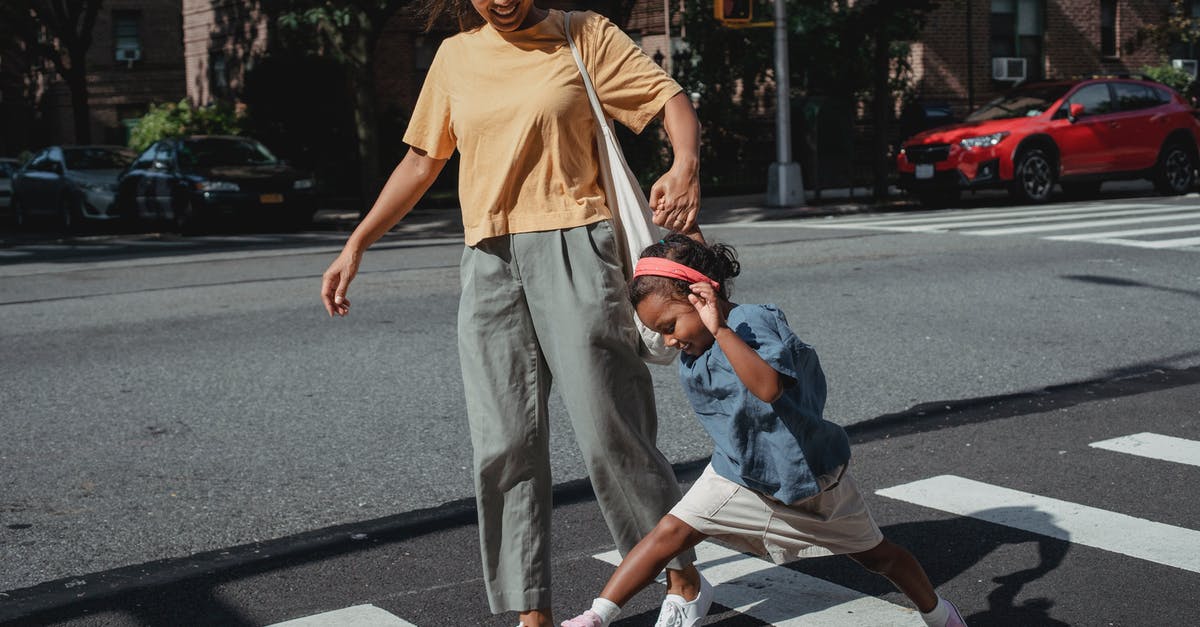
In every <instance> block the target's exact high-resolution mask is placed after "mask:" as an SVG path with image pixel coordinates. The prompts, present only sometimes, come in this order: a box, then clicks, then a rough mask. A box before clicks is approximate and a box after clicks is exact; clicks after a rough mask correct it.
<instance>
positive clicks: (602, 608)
mask: <svg viewBox="0 0 1200 627" xmlns="http://www.w3.org/2000/svg"><path fill="white" fill-rule="evenodd" d="M592 611H593V612H595V613H596V614H597V615H599V616H600V620H603V621H604V625H606V626H607V625H608V624H609V623H611V622H613V620H614V619H616V617H617V615H618V614H620V613H621V606H620V605H617V604H616V603H613V602H612V601H609V600H608V599H605V598H603V597H596V600H594V601H592Z"/></svg>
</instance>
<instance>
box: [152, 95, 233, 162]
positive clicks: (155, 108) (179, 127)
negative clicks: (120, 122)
mask: <svg viewBox="0 0 1200 627" xmlns="http://www.w3.org/2000/svg"><path fill="white" fill-rule="evenodd" d="M242 131H243V128H242V120H241V118H240V117H239V116H238V115H237V114H236V113H235V112H234V110H233V108H232V107H230V106H228V105H212V106H208V107H194V106H192V103H191V102H190V101H188V100H187V99H184V100H181V101H179V102H178V103H167V104H162V105H150V110H149V111H148V112H146V115H143V116H142V117H141V119H139V120H138V122H137V124H136V125H135V126H134V127H133V130H132V131H130V133H129V147H130V148H133V149H134V150H137V151H139V152H140V151H142V150H145V149H147V148H149V147H150V144H153V143H154V142H156V141H158V140H160V139H164V138H167V137H184V136H187V135H240V134H241V133H242Z"/></svg>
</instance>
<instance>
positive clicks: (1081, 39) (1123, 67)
mask: <svg viewBox="0 0 1200 627" xmlns="http://www.w3.org/2000/svg"><path fill="white" fill-rule="evenodd" d="M1191 4H1193V5H1196V8H1197V9H1200V2H1192V3H1191ZM1170 5H1171V3H1170V0H960V1H958V2H942V4H941V6H940V7H939V9H938V10H936V11H935V12H933V13H932V14H931V15H930V16H929V18H928V22H927V23H926V27H925V31H924V35H923V36H922V37H921V39H920V40H919V41H917V42H915V43H914V45H913V47H912V66H913V70H914V77H913V78H914V79H915V84H916V92H917V95H918V97H919V98H922V99H927V100H943V101H947V102H949V103H950V104H951V105H952V106H953V107H954V108H955V111H956V113H958V114H959V115H963V114H965V113H967V112H968V111H969V110H970V109H973V108H975V107H977V106H979V105H981V104H983V103H985V102H987V101H988V100H991V99H992V98H994V97H995V96H997V95H998V94H999V93H1001V92H1002V91H1004V90H1006V89H1007V88H1009V87H1010V86H1011V85H1012V84H1013V83H1014V82H1015V80H1016V79H1018V78H1020V77H1021V76H1024V77H1026V78H1029V79H1037V78H1072V77H1078V76H1090V75H1095V74H1126V73H1137V72H1140V71H1141V69H1142V68H1143V67H1146V66H1155V65H1162V64H1164V63H1166V62H1167V61H1168V59H1169V58H1170V57H1169V56H1168V52H1170V51H1168V50H1164V49H1162V47H1161V45H1155V44H1154V43H1153V42H1152V41H1151V40H1148V39H1147V38H1146V37H1145V34H1146V32H1147V31H1146V27H1148V26H1154V25H1161V24H1163V23H1164V22H1165V21H1166V19H1167V17H1168V15H1169V11H1170ZM1193 15H1200V11H1198V12H1197V13H1193ZM1175 52H1180V51H1179V50H1176V51H1175ZM1183 52H1186V50H1184V51H1183ZM993 65H996V66H998V67H996V68H993ZM994 70H995V71H994ZM1021 70H1023V71H1021ZM1005 74H1009V75H1011V77H1006V78H1002V79H997V78H994V77H995V76H1004V75H1005Z"/></svg>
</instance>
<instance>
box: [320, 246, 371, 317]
mask: <svg viewBox="0 0 1200 627" xmlns="http://www.w3.org/2000/svg"><path fill="white" fill-rule="evenodd" d="M361 261H362V254H361V253H355V252H351V251H348V250H343V251H342V254H340V255H338V257H337V259H334V260H333V263H331V264H329V269H328V270H326V271H325V274H324V275H323V276H322V277H321V302H322V303H323V304H324V305H325V311H328V312H329V317H331V318H332V317H333V316H344V315H346V314H348V313H350V299H349V298H346V290H348V289H349V288H350V281H353V280H354V275H356V274H358V264H359V263H360V262H361Z"/></svg>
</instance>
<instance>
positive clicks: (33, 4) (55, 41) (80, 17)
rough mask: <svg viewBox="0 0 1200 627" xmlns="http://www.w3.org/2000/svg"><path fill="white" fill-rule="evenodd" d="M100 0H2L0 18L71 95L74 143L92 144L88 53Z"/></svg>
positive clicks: (27, 50)
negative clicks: (48, 64)
mask: <svg viewBox="0 0 1200 627" xmlns="http://www.w3.org/2000/svg"><path fill="white" fill-rule="evenodd" d="M101 4H102V0H4V1H3V2H0V21H2V22H4V23H5V24H6V26H7V29H6V30H8V29H11V30H10V32H11V33H12V34H13V35H14V36H15V37H16V38H18V39H19V40H20V41H21V42H22V44H23V47H24V49H25V51H26V52H28V53H30V54H32V55H33V56H35V57H39V58H42V59H45V60H47V61H49V62H50V64H51V65H52V66H53V67H54V71H55V72H56V73H57V74H58V75H59V76H61V77H62V79H63V81H64V82H65V83H66V84H67V89H68V90H69V91H70V94H71V111H72V114H73V118H74V123H75V142H76V143H80V144H87V143H91V141H92V126H91V113H90V108H89V105H88V87H87V52H88V49H89V48H91V47H92V30H93V29H94V28H95V26H96V16H97V15H98V14H99V12H100V6H101Z"/></svg>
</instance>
